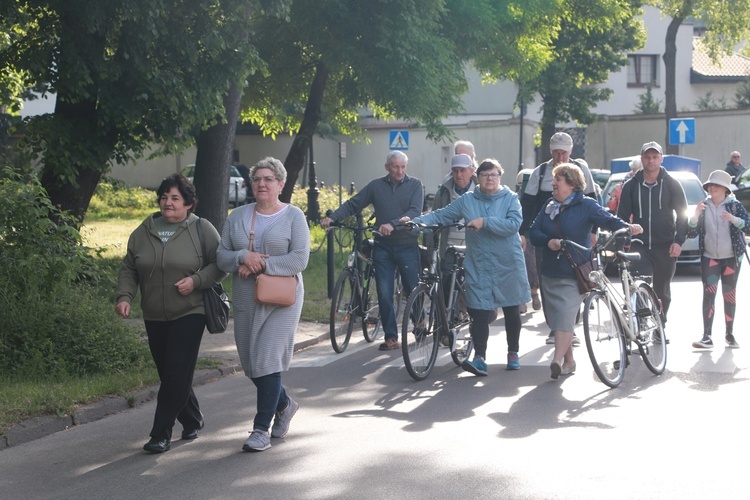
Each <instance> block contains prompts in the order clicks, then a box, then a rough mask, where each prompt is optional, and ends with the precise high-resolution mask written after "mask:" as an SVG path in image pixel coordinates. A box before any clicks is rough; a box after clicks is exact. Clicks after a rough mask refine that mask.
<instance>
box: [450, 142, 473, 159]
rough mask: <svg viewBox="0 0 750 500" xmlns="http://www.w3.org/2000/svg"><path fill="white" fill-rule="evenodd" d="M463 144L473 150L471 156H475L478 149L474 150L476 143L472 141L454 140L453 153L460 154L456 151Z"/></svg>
mask: <svg viewBox="0 0 750 500" xmlns="http://www.w3.org/2000/svg"><path fill="white" fill-rule="evenodd" d="M462 146H463V147H465V148H466V149H468V150H469V151H471V154H470V155H469V156H472V157H473V156H475V155H476V151H474V145H473V144H472V143H471V142H470V141H456V142H454V143H453V154H458V153H456V150H457V149H458V148H460V147H462Z"/></svg>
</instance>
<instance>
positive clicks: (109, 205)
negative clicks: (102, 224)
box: [86, 179, 159, 220]
mask: <svg viewBox="0 0 750 500" xmlns="http://www.w3.org/2000/svg"><path fill="white" fill-rule="evenodd" d="M158 208H159V207H158V205H157V203H156V193H155V192H154V191H150V190H148V189H144V188H140V187H133V186H129V185H127V184H125V183H124V182H122V181H119V180H116V179H104V180H103V181H102V182H100V183H99V185H98V186H97V187H96V191H94V196H92V197H91V202H90V204H89V210H88V212H87V213H86V217H87V218H89V219H90V220H96V219H108V218H111V217H120V218H144V219H145V218H146V217H147V216H148V215H150V214H152V213H153V212H155V211H157V210H158Z"/></svg>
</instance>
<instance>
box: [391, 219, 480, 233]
mask: <svg viewBox="0 0 750 500" xmlns="http://www.w3.org/2000/svg"><path fill="white" fill-rule="evenodd" d="M403 225H404V226H406V227H408V228H409V229H416V230H417V231H420V232H426V231H441V230H443V229H448V228H451V227H455V228H458V229H459V230H461V229H463V228H465V227H466V223H465V222H453V223H451V224H431V225H428V224H425V223H424V222H414V221H408V222H405V223H404V224H403Z"/></svg>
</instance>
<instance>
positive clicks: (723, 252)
mask: <svg viewBox="0 0 750 500" xmlns="http://www.w3.org/2000/svg"><path fill="white" fill-rule="evenodd" d="M731 182H732V176H731V175H729V174H728V173H726V172H724V171H723V170H714V171H713V172H711V175H709V176H708V180H707V181H706V182H705V183H704V184H703V189H705V190H706V191H708V198H706V199H705V200H703V201H702V202H700V203H698V205H697V206H696V208H695V213H694V214H693V216H692V217H690V219H689V220H688V237H689V238H695V237H696V236H698V241H699V245H700V250H701V280H702V281H703V338H702V339H701V340H699V341H697V342H693V347H695V348H696V349H710V348H711V347H713V345H714V343H713V341H712V340H711V326H712V324H713V319H714V313H715V309H714V301H715V299H716V292H717V291H718V288H719V281H721V291H722V295H723V296H724V318H725V322H726V336H725V339H726V342H727V347H731V348H735V349H736V348H738V347H739V344H738V343H737V340H735V338H734V334H733V327H734V311H735V307H736V305H737V295H736V286H737V277H738V276H739V274H740V263H741V262H742V256H743V255H745V236H744V235H743V234H742V233H743V232H744V233H746V234H750V218H749V217H748V215H747V211H746V210H745V207H743V206H742V203H740V202H739V201H737V200H736V199H735V197H734V195H732V191H731V189H730V186H731Z"/></svg>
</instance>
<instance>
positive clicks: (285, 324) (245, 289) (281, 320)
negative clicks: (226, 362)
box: [217, 157, 310, 451]
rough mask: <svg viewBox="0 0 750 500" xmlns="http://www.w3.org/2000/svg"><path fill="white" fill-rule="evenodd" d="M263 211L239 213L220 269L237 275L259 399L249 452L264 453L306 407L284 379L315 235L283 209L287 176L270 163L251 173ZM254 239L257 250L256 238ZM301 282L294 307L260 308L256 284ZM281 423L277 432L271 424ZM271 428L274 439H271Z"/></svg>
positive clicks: (237, 313)
mask: <svg viewBox="0 0 750 500" xmlns="http://www.w3.org/2000/svg"><path fill="white" fill-rule="evenodd" d="M250 180H251V183H252V189H253V195H254V196H255V199H256V200H257V201H256V202H255V203H251V204H249V205H245V206H243V207H240V208H238V209H236V210H234V211H233V212H232V213H231V214H229V217H228V218H227V221H226V223H225V224H224V228H223V230H222V233H221V244H220V245H219V250H218V252H217V262H218V264H219V268H220V269H222V270H223V271H226V272H230V273H232V289H233V297H232V305H233V307H234V339H235V342H236V343H237V352H238V353H239V356H240V361H241V363H242V369H243V370H244V372H245V375H246V376H247V377H249V378H250V380H252V382H253V384H255V387H256V388H257V391H258V397H257V413H256V415H255V419H254V421H253V430H252V431H251V432H250V437H249V438H248V439H247V440H246V441H245V443H244V445H243V446H242V449H243V450H245V451H263V450H267V449H268V448H270V447H271V439H270V438H272V437H274V438H280V437H284V436H285V435H286V433H287V431H288V430H289V422H290V421H291V420H292V417H293V416H294V414H295V413H296V412H297V408H299V404H298V403H297V402H296V401H294V400H293V399H292V398H291V397H289V396H288V395H287V394H286V390H285V389H284V387H283V385H282V384H281V372H282V371H286V370H288V369H289V364H290V362H291V360H292V351H293V349H294V333H295V332H296V330H297V325H298V323H299V318H300V313H301V312H302V301H303V298H304V286H303V283H302V271H303V270H304V269H305V268H306V267H307V261H308V258H309V256H310V230H309V228H308V226H307V221H306V220H305V215H304V214H303V213H302V211H301V210H300V209H299V208H297V207H295V206H293V205H287V204H285V203H282V202H281V201H279V194H280V193H281V190H282V188H283V187H284V182H285V181H286V169H285V168H284V165H282V163H281V162H280V161H279V160H277V159H275V158H271V157H268V158H264V159H263V160H261V161H259V162H258V163H257V164H256V165H255V166H253V168H252V169H250ZM251 228H252V230H253V231H254V238H253V248H249V245H250V231H251ZM260 273H266V274H269V275H274V276H296V278H297V291H296V301H295V303H294V304H293V305H291V306H288V307H282V306H270V305H266V304H259V303H257V302H256V301H255V276H256V275H257V274H260ZM272 420H273V427H271V421H272ZM269 428H270V435H269Z"/></svg>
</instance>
